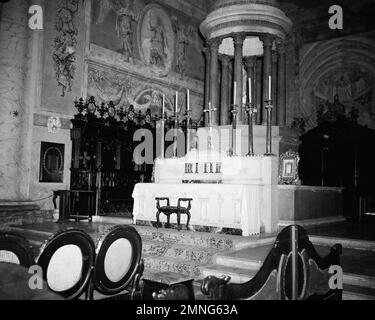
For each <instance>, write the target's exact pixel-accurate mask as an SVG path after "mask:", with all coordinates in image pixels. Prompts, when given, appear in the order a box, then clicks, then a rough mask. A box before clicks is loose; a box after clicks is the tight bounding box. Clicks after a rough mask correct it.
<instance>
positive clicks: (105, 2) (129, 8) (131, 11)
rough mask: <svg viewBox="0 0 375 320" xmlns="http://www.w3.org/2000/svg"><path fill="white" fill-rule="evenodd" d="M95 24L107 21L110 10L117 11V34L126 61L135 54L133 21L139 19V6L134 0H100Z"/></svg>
mask: <svg viewBox="0 0 375 320" xmlns="http://www.w3.org/2000/svg"><path fill="white" fill-rule="evenodd" d="M97 3H98V9H97V12H98V17H97V19H96V20H95V24H101V23H103V22H104V21H105V19H106V18H107V16H108V13H109V12H110V11H114V12H115V13H116V25H115V29H116V35H117V37H118V38H119V39H120V41H121V50H120V51H121V53H122V54H123V55H124V59H125V61H129V60H130V58H131V57H132V56H133V33H134V28H133V22H134V21H137V20H138V15H139V8H138V7H137V5H136V3H134V1H132V0H100V1H98V2H97Z"/></svg>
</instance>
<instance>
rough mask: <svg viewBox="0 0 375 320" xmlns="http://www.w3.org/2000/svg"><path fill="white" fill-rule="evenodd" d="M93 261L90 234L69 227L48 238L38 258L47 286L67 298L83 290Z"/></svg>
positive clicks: (87, 281)
mask: <svg viewBox="0 0 375 320" xmlns="http://www.w3.org/2000/svg"><path fill="white" fill-rule="evenodd" d="M94 263H95V244H94V242H93V240H92V238H91V237H90V236H89V235H88V234H87V233H86V232H84V231H82V230H78V229H72V228H70V229H65V230H62V231H60V232H58V233H57V234H55V235H53V236H52V237H51V238H50V239H49V240H47V241H46V242H45V243H44V245H43V246H42V248H41V252H40V255H39V257H38V259H37V264H38V265H39V266H41V268H42V271H43V279H44V280H45V281H46V282H47V284H48V287H49V289H50V290H52V291H53V292H55V293H58V294H59V295H61V296H62V297H64V298H66V299H76V298H78V297H79V296H80V295H81V294H82V293H83V292H85V290H86V288H87V285H88V283H89V281H90V276H91V273H92V268H93V266H94Z"/></svg>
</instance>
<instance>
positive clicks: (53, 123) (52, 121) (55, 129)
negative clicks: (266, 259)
mask: <svg viewBox="0 0 375 320" xmlns="http://www.w3.org/2000/svg"><path fill="white" fill-rule="evenodd" d="M47 129H48V133H54V134H55V133H59V131H60V129H61V120H60V118H59V117H49V118H48V121H47Z"/></svg>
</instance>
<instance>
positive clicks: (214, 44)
mask: <svg viewBox="0 0 375 320" xmlns="http://www.w3.org/2000/svg"><path fill="white" fill-rule="evenodd" d="M221 42H222V39H220V38H214V39H210V40H208V41H207V45H208V47H209V48H210V49H211V50H219V46H220V44H221Z"/></svg>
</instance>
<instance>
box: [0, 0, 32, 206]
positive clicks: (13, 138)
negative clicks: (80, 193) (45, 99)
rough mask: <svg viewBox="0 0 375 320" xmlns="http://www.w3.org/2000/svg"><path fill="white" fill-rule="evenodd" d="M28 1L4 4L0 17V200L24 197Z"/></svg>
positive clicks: (25, 189)
mask: <svg viewBox="0 0 375 320" xmlns="http://www.w3.org/2000/svg"><path fill="white" fill-rule="evenodd" d="M28 8H29V3H28V1H24V0H13V1H10V2H8V3H4V4H3V6H2V12H1V17H0V44H2V46H1V47H0V101H1V117H0V154H1V161H0V180H1V183H0V199H1V200H2V201H20V200H26V199H27V198H28V186H26V185H25V181H24V180H23V177H22V175H23V174H24V173H25V172H24V165H23V159H22V156H23V155H24V149H23V144H24V143H25V142H26V141H25V139H24V131H25V128H24V121H26V117H27V114H25V109H26V108H25V101H24V98H25V97H24V87H25V73H26V61H27V60H26V57H27V50H28V36H29V29H28Z"/></svg>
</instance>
